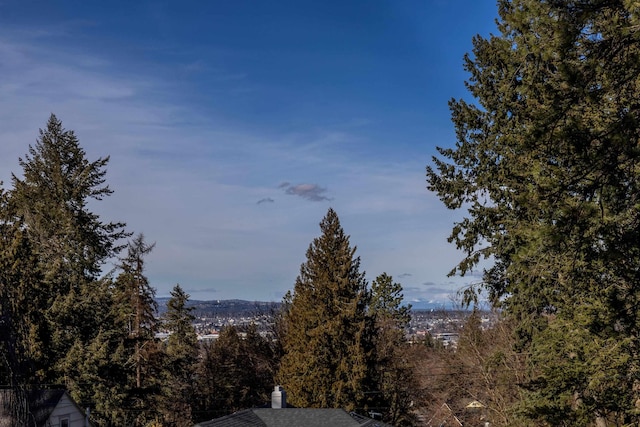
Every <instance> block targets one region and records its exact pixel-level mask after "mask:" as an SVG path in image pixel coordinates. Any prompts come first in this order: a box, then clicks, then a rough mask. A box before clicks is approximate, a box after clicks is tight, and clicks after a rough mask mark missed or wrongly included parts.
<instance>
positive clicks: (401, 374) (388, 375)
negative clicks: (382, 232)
mask: <svg viewBox="0 0 640 427" xmlns="http://www.w3.org/2000/svg"><path fill="white" fill-rule="evenodd" d="M402 300H403V295H402V285H401V284H400V283H396V282H394V281H393V278H392V277H391V276H389V275H388V274H387V273H382V274H381V275H379V276H378V277H376V279H375V280H374V281H373V282H372V284H371V303H370V305H369V314H370V315H371V317H372V318H373V319H374V322H375V327H376V333H375V337H374V344H375V347H374V348H375V356H376V357H375V371H374V373H373V376H374V377H375V378H376V383H377V384H378V389H379V393H377V394H376V395H375V396H376V398H375V399H374V402H375V406H376V407H377V408H378V410H379V411H380V412H381V413H382V414H383V419H384V420H385V421H387V422H389V423H390V424H392V425H394V426H401V425H413V423H414V422H415V419H414V416H413V414H412V413H411V406H412V404H413V402H414V401H415V400H417V398H418V396H416V392H417V391H418V390H419V388H418V386H417V383H416V380H415V377H414V365H413V360H412V358H411V357H409V343H407V340H406V328H407V327H408V326H409V322H410V321H411V313H410V310H411V306H410V305H409V306H404V305H402Z"/></svg>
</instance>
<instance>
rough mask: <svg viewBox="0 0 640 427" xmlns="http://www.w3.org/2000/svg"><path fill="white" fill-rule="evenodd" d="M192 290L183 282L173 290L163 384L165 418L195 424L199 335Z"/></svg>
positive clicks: (167, 318)
mask: <svg viewBox="0 0 640 427" xmlns="http://www.w3.org/2000/svg"><path fill="white" fill-rule="evenodd" d="M188 301H189V294H187V293H185V292H184V290H183V289H182V287H180V285H176V286H175V287H174V288H173V290H172V291H171V298H170V299H169V301H168V302H167V312H166V313H165V316H164V323H163V328H164V329H166V330H168V331H170V335H169V338H168V340H167V344H166V348H165V352H166V358H165V364H164V380H163V386H162V392H163V393H162V394H163V399H162V402H163V404H162V411H163V413H164V414H165V416H164V419H165V422H166V423H167V424H169V425H172V426H176V427H183V426H184V427H190V426H192V425H193V422H192V415H191V412H192V411H191V409H192V408H191V406H192V403H193V402H194V392H195V390H194V386H195V369H196V363H197V358H198V337H197V335H196V331H195V329H194V327H193V320H194V316H193V315H192V314H191V312H192V311H193V307H187V303H188Z"/></svg>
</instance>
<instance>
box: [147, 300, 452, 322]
mask: <svg viewBox="0 0 640 427" xmlns="http://www.w3.org/2000/svg"><path fill="white" fill-rule="evenodd" d="M169 299H170V298H169V297H161V298H156V302H157V303H158V311H159V313H160V314H163V313H164V312H166V311H167V302H168V301H169ZM280 304H281V303H279V302H266V301H247V300H240V299H228V300H211V301H200V300H189V303H188V306H189V307H194V310H193V314H194V315H195V316H201V315H205V314H206V315H208V316H210V315H213V316H218V317H226V316H230V317H242V316H257V315H261V314H270V313H271V312H272V311H274V310H277V309H278V308H280ZM408 304H411V309H412V310H413V311H425V310H429V311H432V310H434V311H435V310H454V309H456V308H457V307H454V306H453V304H452V303H448V304H444V303H442V302H438V301H411V302H410V303H408Z"/></svg>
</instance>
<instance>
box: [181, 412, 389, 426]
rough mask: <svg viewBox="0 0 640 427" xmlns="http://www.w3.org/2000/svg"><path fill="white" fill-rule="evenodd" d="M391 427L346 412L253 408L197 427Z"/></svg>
mask: <svg viewBox="0 0 640 427" xmlns="http://www.w3.org/2000/svg"><path fill="white" fill-rule="evenodd" d="M288 426H290V427H298V426H305V427H327V426H331V427H391V426H390V425H389V424H385V423H383V422H381V421H377V420H373V419H371V418H367V417H363V416H360V415H355V414H353V415H351V414H349V413H347V412H346V411H345V410H343V409H310V408H282V409H271V408H254V409H246V410H244V411H239V412H236V413H235V414H231V415H227V416H226V417H221V418H216V419H213V420H211V421H205V422H202V423H200V424H197V425H196V426H194V427H288Z"/></svg>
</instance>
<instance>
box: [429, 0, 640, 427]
mask: <svg viewBox="0 0 640 427" xmlns="http://www.w3.org/2000/svg"><path fill="white" fill-rule="evenodd" d="M498 6H499V13H500V19H499V22H498V29H499V34H498V35H495V36H491V37H489V38H488V39H484V38H481V37H479V36H478V37H476V38H475V39H474V42H473V43H474V50H473V56H467V57H466V58H465V68H466V69H467V71H469V72H470V73H471V78H470V80H469V82H468V87H469V90H470V92H471V94H472V95H473V96H474V97H475V98H476V99H477V101H478V105H472V104H469V103H467V102H465V101H462V100H459V101H451V104H450V106H451V110H452V116H453V122H454V124H455V127H456V131H457V138H458V143H457V145H456V147H455V148H452V149H440V154H441V157H438V158H434V166H433V167H428V168H427V176H428V182H429V188H430V189H431V190H433V191H435V192H437V193H438V195H439V196H440V198H441V200H442V201H443V202H444V203H445V205H446V206H447V207H449V208H451V209H458V208H462V207H464V208H466V209H467V212H468V214H467V216H466V218H465V219H463V220H462V221H461V222H460V223H458V224H455V226H454V229H453V233H452V235H451V237H450V240H451V241H453V242H455V243H456V245H457V246H458V248H460V249H462V250H464V251H465V252H466V255H467V257H466V258H465V259H464V260H463V261H462V262H461V263H460V264H459V265H458V266H457V267H456V270H457V271H458V272H460V273H462V274H464V273H467V272H469V271H471V269H472V268H474V266H476V265H477V263H478V262H479V261H480V260H481V259H483V258H492V260H493V266H492V267H491V268H490V269H488V270H487V271H486V272H485V274H484V286H485V287H486V289H487V290H488V292H489V296H490V298H491V301H492V302H493V303H494V304H495V305H500V306H501V307H502V308H504V309H505V310H506V312H507V313H508V314H509V315H510V316H511V317H512V318H513V319H515V321H516V322H517V327H516V334H517V336H518V338H519V343H518V346H519V348H520V349H522V350H526V351H530V352H531V359H530V362H531V366H532V372H531V374H532V375H533V376H534V377H536V378H537V379H536V381H533V382H531V383H530V384H529V385H528V387H527V389H528V390H530V391H531V393H530V394H529V395H528V397H527V399H526V401H524V402H523V403H522V407H521V409H522V412H523V413H524V414H527V415H528V416H530V417H531V418H533V419H536V420H538V421H539V422H547V423H550V424H552V425H561V424H559V423H560V420H559V418H562V419H563V420H565V421H562V423H564V424H563V425H591V424H593V423H596V422H597V423H600V424H602V423H606V422H610V423H617V424H618V425H620V424H637V423H638V422H640V416H639V415H638V411H637V405H636V402H638V401H639V399H640V391H639V390H640V377H638V376H637V375H636V374H633V373H634V372H640V369H639V368H640V358H639V357H638V354H639V351H640V341H639V339H638V337H639V336H640V330H639V327H640V318H639V317H638V314H639V313H640V311H638V309H637V307H638V302H639V301H640V292H638V290H639V289H640V276H639V275H638V274H637V265H639V264H640V246H639V243H638V242H640V227H639V226H638V224H640V203H639V202H638V197H637V195H638V194H640V174H639V171H640V149H639V148H638V147H639V142H640V141H639V138H640V132H639V131H638V129H639V124H640V101H639V99H640V96H639V92H640V78H639V77H638V76H640V43H639V42H640V31H638V28H639V24H640V21H639V17H640V8H639V6H638V4H637V3H635V2H630V1H600V0H585V1H579V2H568V1H553V2H540V1H536V0H519V1H507V0H501V1H499V2H498ZM559 331H565V332H564V333H562V334H561V333H559ZM567 334H568V335H570V336H571V340H570V341H571V346H572V347H575V349H576V352H575V354H576V355H578V356H576V357H570V355H569V354H566V349H565V346H564V344H563V340H564V338H563V337H564V336H565V335H567ZM614 349H615V350H614ZM571 354H573V353H571ZM597 354H608V355H609V357H606V358H602V357H595V355H597ZM560 367H561V368H560ZM610 375H615V378H619V379H620V381H618V380H611V378H612V377H611V376H610Z"/></svg>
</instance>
